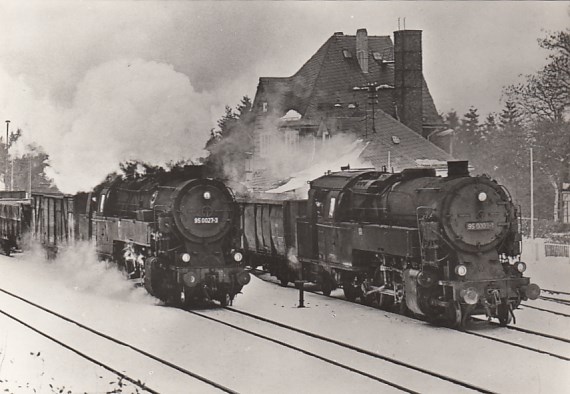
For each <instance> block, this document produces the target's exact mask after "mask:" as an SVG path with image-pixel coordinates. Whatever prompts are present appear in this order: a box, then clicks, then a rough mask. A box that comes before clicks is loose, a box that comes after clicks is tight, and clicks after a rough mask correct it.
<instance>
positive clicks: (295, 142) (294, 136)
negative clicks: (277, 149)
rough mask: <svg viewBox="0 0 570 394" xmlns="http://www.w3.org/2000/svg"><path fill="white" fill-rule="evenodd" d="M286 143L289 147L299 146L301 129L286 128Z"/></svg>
mask: <svg viewBox="0 0 570 394" xmlns="http://www.w3.org/2000/svg"><path fill="white" fill-rule="evenodd" d="M285 145H286V146H287V147H288V148H293V149H296V148H297V146H299V131H297V130H285Z"/></svg>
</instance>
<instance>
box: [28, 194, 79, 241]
mask: <svg viewBox="0 0 570 394" xmlns="http://www.w3.org/2000/svg"><path fill="white" fill-rule="evenodd" d="M74 212H75V210H74V201H73V197H72V196H65V195H46V194H35V195H33V196H32V237H33V238H34V239H35V240H37V241H39V242H40V243H41V244H42V245H43V246H44V247H47V248H50V249H53V250H57V249H58V248H59V247H61V246H67V245H69V244H71V243H72V242H74V240H75V234H76V233H75V232H76V224H75V214H74Z"/></svg>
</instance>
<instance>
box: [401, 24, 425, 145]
mask: <svg viewBox="0 0 570 394" xmlns="http://www.w3.org/2000/svg"><path fill="white" fill-rule="evenodd" d="M394 88H395V89H394V94H395V101H396V113H397V115H398V118H399V119H400V121H401V122H402V123H403V124H405V125H406V126H408V127H409V128H410V129H412V130H414V131H415V132H416V133H418V134H419V135H422V136H424V137H425V135H424V134H423V101H422V89H423V72H422V31H421V30H398V31H395V32H394Z"/></svg>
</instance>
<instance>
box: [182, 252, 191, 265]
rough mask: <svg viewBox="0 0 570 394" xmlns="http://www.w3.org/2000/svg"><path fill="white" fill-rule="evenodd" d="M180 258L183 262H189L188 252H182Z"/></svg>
mask: <svg viewBox="0 0 570 394" xmlns="http://www.w3.org/2000/svg"><path fill="white" fill-rule="evenodd" d="M180 258H181V259H182V261H183V262H185V263H189V262H190V253H183V254H182V255H181V256H180Z"/></svg>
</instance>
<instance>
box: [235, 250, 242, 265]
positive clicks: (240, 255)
mask: <svg viewBox="0 0 570 394" xmlns="http://www.w3.org/2000/svg"><path fill="white" fill-rule="evenodd" d="M234 260H235V261H237V262H238V263H239V262H240V261H242V260H243V254H241V252H235V253H234Z"/></svg>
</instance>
